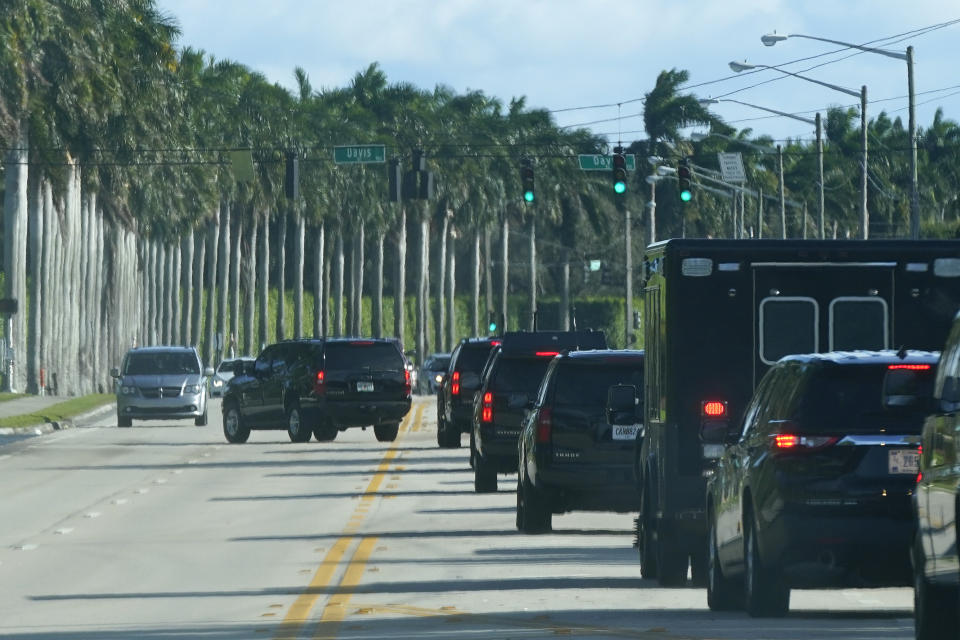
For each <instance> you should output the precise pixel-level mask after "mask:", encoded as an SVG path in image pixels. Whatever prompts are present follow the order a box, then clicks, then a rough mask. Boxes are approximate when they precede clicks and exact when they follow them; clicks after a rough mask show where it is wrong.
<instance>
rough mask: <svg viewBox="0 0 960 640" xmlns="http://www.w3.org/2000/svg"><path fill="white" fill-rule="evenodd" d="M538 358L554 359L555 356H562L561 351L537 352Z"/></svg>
mask: <svg viewBox="0 0 960 640" xmlns="http://www.w3.org/2000/svg"><path fill="white" fill-rule="evenodd" d="M535 355H536V356H537V357H538V358H552V357H554V356H558V355H560V352H559V351H537V352H536V354H535Z"/></svg>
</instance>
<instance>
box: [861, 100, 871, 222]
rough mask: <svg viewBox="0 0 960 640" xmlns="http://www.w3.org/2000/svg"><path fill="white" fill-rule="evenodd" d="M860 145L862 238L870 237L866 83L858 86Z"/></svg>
mask: <svg viewBox="0 0 960 640" xmlns="http://www.w3.org/2000/svg"><path fill="white" fill-rule="evenodd" d="M860 146H861V148H862V153H863V158H862V159H861V161H860V162H861V164H862V168H863V171H862V172H861V173H860V192H861V193H860V224H861V225H862V226H863V231H862V233H861V234H860V237H861V238H862V239H864V240H866V239H867V238H869V237H870V213H869V211H868V210H867V85H863V86H862V87H861V88H860Z"/></svg>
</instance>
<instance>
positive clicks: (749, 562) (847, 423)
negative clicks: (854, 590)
mask: <svg viewBox="0 0 960 640" xmlns="http://www.w3.org/2000/svg"><path fill="white" fill-rule="evenodd" d="M937 360H938V354H937V353H931V352H928V351H900V352H899V353H897V352H893V351H855V352H833V353H822V354H812V355H797V356H787V357H785V358H782V359H781V360H779V361H778V362H777V363H776V364H775V365H774V366H773V367H771V368H770V370H769V371H768V372H767V373H766V375H765V376H764V377H763V379H762V380H761V381H760V384H759V386H758V387H757V390H756V392H755V393H754V395H753V398H752V399H751V400H750V403H749V404H748V405H747V409H746V411H745V413H744V418H743V427H742V429H738V430H736V432H735V434H731V435H730V439H731V440H733V442H730V443H729V446H728V447H726V449H725V450H724V453H723V455H722V456H721V458H720V460H719V462H718V464H717V467H716V469H715V473H714V475H713V476H712V477H711V478H710V480H709V481H708V483H707V522H708V525H709V535H708V538H707V541H708V549H707V557H708V570H707V574H708V586H707V601H708V603H709V605H710V608H711V609H714V610H720V609H732V608H738V607H740V606H745V608H746V609H747V612H748V613H749V614H750V615H752V616H783V615H785V614H786V613H787V610H788V609H789V604H790V589H791V587H797V588H823V587H854V586H856V587H886V586H898V585H909V584H912V582H913V578H912V571H911V568H910V555H909V550H910V546H911V543H912V541H913V538H914V531H915V524H914V519H913V505H912V499H913V498H912V496H913V492H914V489H915V488H916V478H917V469H918V463H919V455H920V454H919V450H918V447H919V443H920V432H921V428H922V426H923V421H924V418H925V415H926V412H927V410H928V409H929V406H930V397H931V393H932V389H933V377H934V368H935V367H936V364H937ZM723 409H724V407H723V406H722V403H719V402H710V401H708V402H706V403H705V414H706V415H707V416H708V417H709V418H710V419H706V420H704V423H703V427H702V429H701V437H702V439H703V441H704V443H705V444H704V446H710V445H711V444H714V443H717V442H722V440H723V439H724V434H729V433H730V432H729V430H727V429H726V428H725V425H724V422H723V420H721V419H720V418H721V417H722V416H723V414H724V411H723Z"/></svg>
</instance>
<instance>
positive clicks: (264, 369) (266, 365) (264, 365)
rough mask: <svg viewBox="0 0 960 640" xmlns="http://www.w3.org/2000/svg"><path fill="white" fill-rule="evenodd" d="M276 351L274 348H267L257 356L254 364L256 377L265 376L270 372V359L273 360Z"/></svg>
mask: <svg viewBox="0 0 960 640" xmlns="http://www.w3.org/2000/svg"><path fill="white" fill-rule="evenodd" d="M276 350H277V348H276V347H267V348H266V349H264V350H263V353H261V354H260V355H259V356H257V360H256V363H255V364H254V369H255V370H256V372H257V375H259V376H265V375H267V374H268V373H269V372H270V359H271V358H273V354H274V353H275V352H276Z"/></svg>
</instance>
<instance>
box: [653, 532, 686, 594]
mask: <svg viewBox="0 0 960 640" xmlns="http://www.w3.org/2000/svg"><path fill="white" fill-rule="evenodd" d="M656 550H657V580H658V581H659V582H660V586H661V587H682V586H684V585H685V584H686V583H687V566H688V562H687V559H688V557H689V554H688V552H687V550H686V548H685V547H684V545H683V544H682V542H681V541H679V540H677V539H676V538H674V537H672V536H667V535H664V534H663V532H662V531H659V530H658V531H657V545H656Z"/></svg>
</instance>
